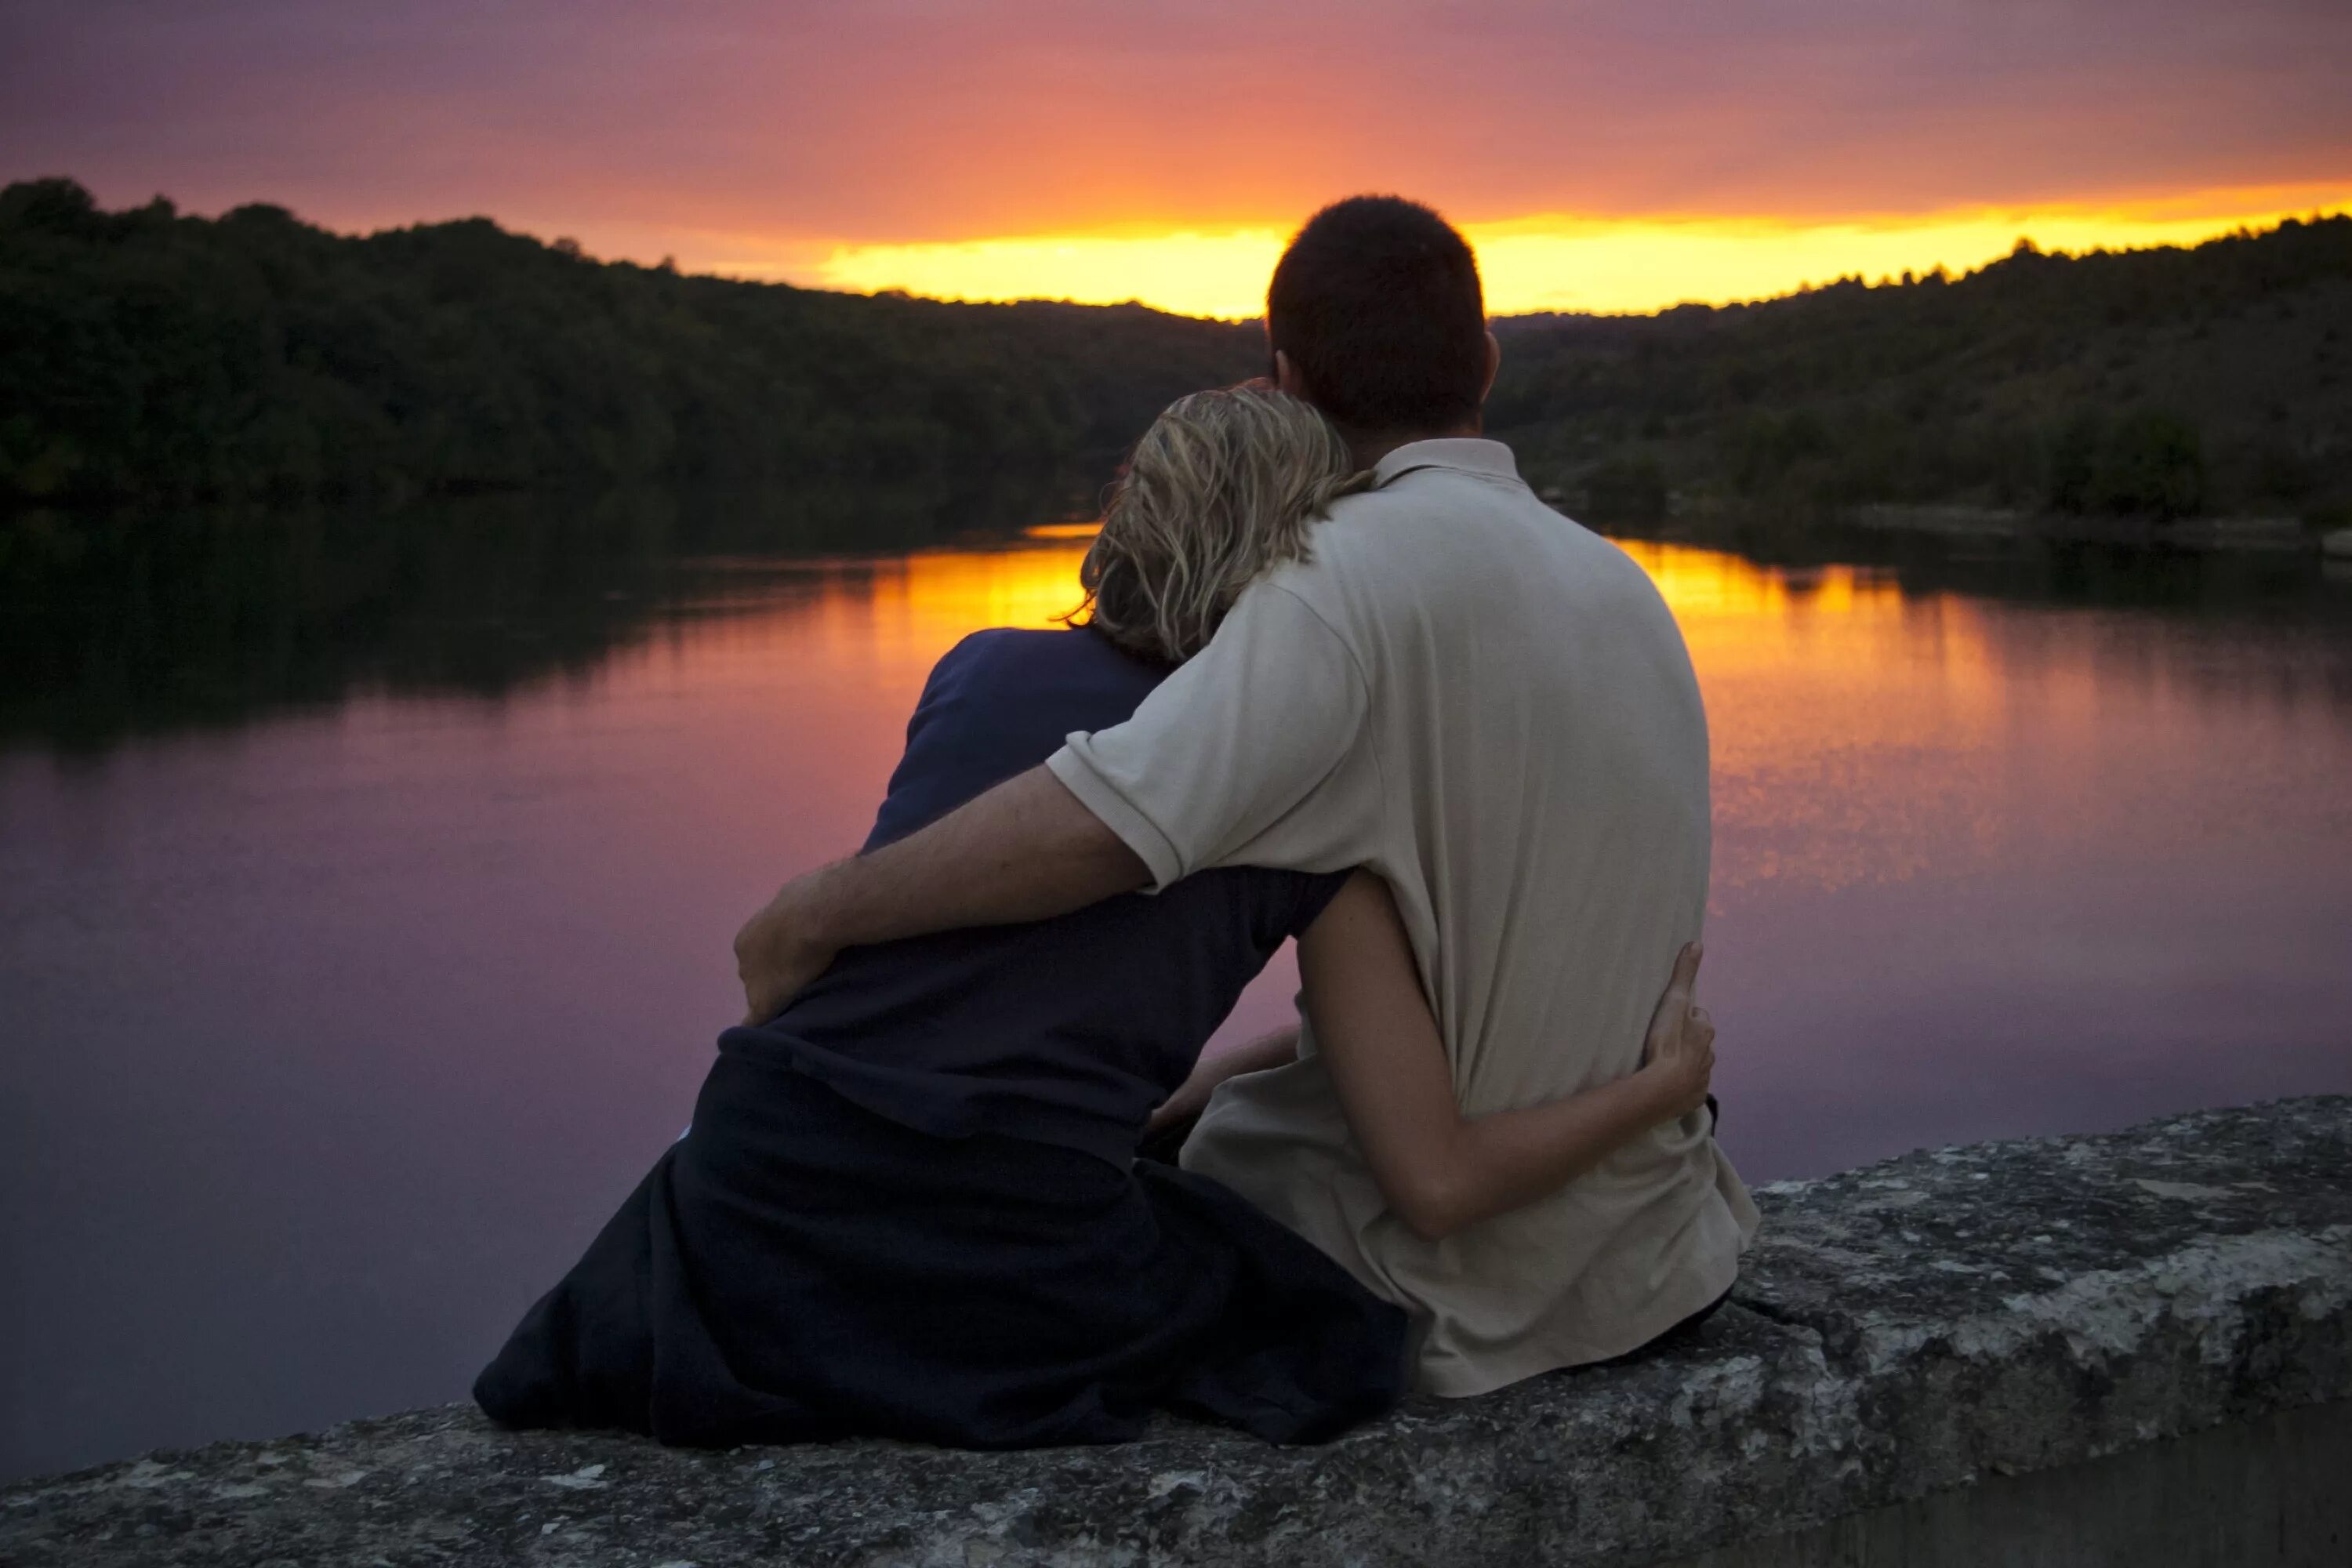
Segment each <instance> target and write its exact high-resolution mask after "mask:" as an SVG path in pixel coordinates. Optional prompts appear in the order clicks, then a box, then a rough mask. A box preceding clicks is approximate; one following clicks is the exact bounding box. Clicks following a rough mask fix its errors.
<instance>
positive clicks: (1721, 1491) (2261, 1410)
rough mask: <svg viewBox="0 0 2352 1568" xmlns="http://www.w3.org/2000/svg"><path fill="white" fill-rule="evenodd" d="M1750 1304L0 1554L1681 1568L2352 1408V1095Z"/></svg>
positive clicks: (72, 1527)
mask: <svg viewBox="0 0 2352 1568" xmlns="http://www.w3.org/2000/svg"><path fill="white" fill-rule="evenodd" d="M1759 1200H1760V1201H1761V1203H1762V1204H1763V1205H1764V1206H1765V1210H1766V1216H1767V1226H1766V1231H1765V1234H1764V1237H1763V1239H1762V1240H1761V1241H1760V1242H1759V1246H1758V1247H1757V1250H1756V1251H1755V1253H1754V1254H1753V1255H1752V1258H1751V1262H1750V1265H1749V1268H1748V1274H1747V1277H1746V1279H1745V1281H1744V1282H1743V1284H1742V1285H1741V1286H1740V1288H1739V1289H1738V1293H1737V1295H1736V1296H1735V1299H1734V1305H1733V1306H1732V1307H1730V1308H1728V1309H1727V1310H1724V1311H1723V1312H1721V1313H1719V1314H1718V1315H1717V1317H1716V1319H1715V1320H1714V1321H1712V1322H1711V1323H1710V1324H1709V1325H1708V1327H1707V1329H1706V1331H1705V1332H1704V1333H1703V1334H1701V1335H1699V1336H1697V1337H1696V1338H1695V1340H1694V1341H1693V1342H1691V1343H1690V1344H1688V1345H1687V1346H1685V1347H1684V1348H1682V1349H1680V1350H1678V1351H1676V1352H1673V1353H1671V1354H1667V1355H1664V1356H1661V1357H1658V1358H1657V1359H1654V1360H1652V1361H1648V1362H1646V1363H1636V1364H1634V1365H1631V1366H1624V1367H1616V1368H1610V1369H1605V1370H1600V1371H1592V1372H1586V1373H1572V1374H1565V1375H1555V1376H1550V1377H1543V1378H1538V1379H1535V1380H1533V1381H1532V1382H1529V1383H1527V1384H1521V1385H1519V1386H1518V1387H1516V1388H1513V1389H1509V1390H1506V1391H1505V1392H1503V1393H1500V1394H1491V1395H1488V1396H1486V1397H1484V1398H1480V1399H1475V1400H1466V1401H1459V1402H1444V1401H1417V1402H1415V1403H1413V1404H1412V1405H1410V1406H1409V1407H1408V1408H1406V1409H1404V1410H1402V1411H1401V1412H1399V1413H1397V1414H1396V1415H1392V1416H1391V1417H1390V1418H1388V1419H1386V1420H1384V1421H1381V1422H1379V1423H1377V1424H1375V1425H1373V1426H1370V1427H1367V1428H1365V1429H1363V1430H1361V1431H1359V1432H1357V1433H1354V1434H1352V1435H1350V1436H1349V1437H1347V1438H1345V1439H1344V1440H1342V1441H1340V1442H1338V1443H1335V1444H1332V1445H1330V1446H1329V1447H1322V1448H1314V1449H1278V1448H1270V1447H1264V1446H1262V1445H1260V1444H1257V1443H1255V1442H1253V1441H1250V1440H1248V1439H1246V1438H1243V1437H1238V1436H1233V1435H1231V1434H1228V1433H1224V1432H1221V1431H1217V1430H1213V1429H1209V1428H1205V1427H1201V1426H1190V1425H1186V1424H1182V1423H1178V1422H1172V1421H1171V1422H1169V1423H1167V1424H1165V1425H1163V1426H1160V1427H1159V1428H1157V1429H1155V1431H1154V1432H1153V1433H1152V1435H1151V1436H1150V1437H1149V1438H1147V1439H1146V1440H1145V1441H1143V1442H1140V1443H1137V1444H1134V1445H1132V1446H1129V1447H1123V1448H1109V1449H1058V1450H1050V1451H1045V1452H1037V1453H1026V1454H960V1453H949V1452H942V1451H939V1450H934V1449H927V1448H919V1447H907V1446H902V1445H897V1444H886V1443H853V1444H842V1445H835V1446H828V1447H801V1448H767V1449H759V1448H743V1449H737V1450H733V1451H730V1452H726V1453H685V1452H676V1451H671V1450H666V1449H663V1448H659V1447H655V1446H653V1445H651V1444H648V1443H644V1442H639V1441H635V1440H631V1439H625V1438H620V1437H612V1436H582V1435H571V1434H532V1435H527V1436H511V1435H508V1434H503V1433H499V1432H497V1431H494V1430H492V1429H490V1428H489V1427H488V1426H486V1425H485V1424H484V1422H483V1421H482V1420H481V1419H480V1417H479V1416H478V1415H476V1414H474V1412H473V1411H472V1410H471V1408H470V1407H467V1406H463V1405H457V1406H450V1407H447V1408H444V1409H438V1410H425V1411H419V1412H415V1413H413V1414H410V1415H395V1416H391V1417H388V1418H385V1419H383V1420H372V1421H361V1422H355V1423H353V1424H352V1425H350V1426H340V1427H336V1428H334V1429H333V1430H331V1431H328V1432H323V1433H320V1434H317V1435H315V1436H300V1437H290V1438H286V1439H283V1440H281V1441H277V1442H266V1443H221V1444H216V1445H214V1446H213V1447H206V1448H200V1449H194V1450H191V1451H186V1452H175V1453H159V1454H154V1455H151V1456H149V1457H148V1458H142V1459H139V1460H136V1461H134V1462H130V1463H125V1464H119V1465H111V1466H108V1467H105V1468H100V1469H95V1470H88V1471H84V1472H82V1473H80V1474H78V1475H71V1476H62V1477H57V1478H52V1479H43V1480H36V1481H30V1482H26V1483H20V1484H17V1485H15V1486H11V1487H8V1488H6V1489H0V1562H6V1563H16V1564H23V1565H26V1568H34V1565H47V1564H67V1563H71V1564H76V1565H78V1568H104V1565H109V1564H117V1563H125V1564H127V1563H189V1564H196V1563H203V1564H212V1563H219V1564H231V1563H234V1564H237V1565H239V1568H245V1565H247V1564H257V1563H299V1564H306V1565H307V1564H313V1563H384V1564H395V1565H406V1564H422V1563H467V1562H520V1563H544V1564H550V1565H560V1564H579V1565H583V1568H586V1565H603V1564H617V1563H631V1564H640V1563H641V1564H646V1565H648V1568H651V1565H655V1564H667V1565H682V1564H689V1563H690V1564H698V1565H701V1568H716V1565H719V1564H731V1563H825V1564H850V1563H856V1564H865V1565H874V1568H880V1565H884V1564H891V1565H898V1564H904V1565H908V1568H914V1565H924V1568H929V1565H933V1564H939V1565H946V1564H955V1565H957V1568H968V1565H977V1564H996V1565H1002V1568H1013V1565H1020V1564H1071V1565H1075V1564H1090V1563H1117V1564H1143V1563H1218V1564H1238V1563H1265V1564H1285V1565H1290V1564H1303V1565H1313V1564H1332V1565H1338V1564H1350V1565H1371V1564H1407V1563H1410V1564H1445V1563H1538V1562H1540V1563H1611V1564H1627V1565H1631V1564H1636V1563H1656V1562H1661V1561H1664V1560H1671V1559H1675V1558H1679V1557H1684V1556H1687V1555H1689V1554H1691V1553H1694V1552H1702V1551H1704V1550H1706V1549H1708V1548H1711V1547H1715V1546H1718V1545H1722V1544H1725V1543H1728V1542H1743V1541H1747V1542H1752V1541H1756V1540H1758V1539H1759V1538H1764V1537H1769V1536H1773V1535H1776V1534H1780V1533H1782V1532H1788V1531H1799V1530H1803V1529H1806V1528H1808V1527H1811V1526H1815V1525H1819V1524H1822V1523H1824V1522H1825V1521H1836V1520H1846V1519H1850V1518H1852V1517H1853V1516H1856V1515H1861V1514H1864V1513H1867V1512H1869V1511H1870V1510H1882V1509H1885V1508H1886V1507H1887V1506H1888V1505H1891V1504H1898V1503H1904V1502H1906V1500H1914V1499H1921V1498H1927V1497H1929V1496H1930V1495H1931V1494H1944V1493H1949V1492H1951V1491H1952V1489H1958V1488H1966V1487H1969V1486H1971V1485H1973V1484H1976V1483H1979V1482H1983V1481H1987V1480H1989V1479H1991V1478H1995V1477H2000V1476H2007V1475H2018V1474H2022V1473H2024V1472H2030V1471H2047V1470H2052V1469H2054V1468H2058V1467H2067V1466H2074V1465H2079V1464H2081V1463H2082V1462H2083V1461H2086V1460H2091V1459H2095V1458H2099V1457H2101V1456H2106V1455H2113V1454H2122V1453H2126V1452H2128V1451H2133V1450H2138V1449H2143V1448H2147V1447H2151V1446H2155V1445H2159V1444H2162V1443H2163V1442H2164V1441H2165V1440H2166V1439H2169V1438H2174V1437H2179V1436H2187V1435H2189V1434H2192V1433H2197V1432H2200V1431H2208V1430H2210V1429H2214V1428H2221V1427H2226V1426H2231V1425H2232V1424H2236V1425H2245V1424H2250V1423H2257V1422H2261V1421H2263V1420H2265V1419H2267V1418H2270V1417H2273V1416H2274V1415H2278V1414H2279V1413H2281V1412H2288V1411H2293V1410H2295V1409H2298V1408H2300V1407H2305V1406H2311V1405H2323V1404H2326V1403H2328V1402H2336V1401H2344V1400H2347V1399H2352V1098H2347V1097H2341V1096H2338V1097H2330V1098H2325V1099H2314V1100H2290V1101H2282V1102H2278V1103H2275V1104H2271V1105H2265V1106H2258V1107H2253V1108H2251V1109H2245V1110H2219V1111H2210V1112H2204V1113H2200V1114H2198V1115H2192V1116H2182V1117H2177V1118H2174V1119H2172V1120H2169V1121H2158V1122H2152V1123H2150V1124H2148V1125H2146V1126H2143V1127H2139V1128H2136V1129H2134V1130H2132V1131H2127V1132H2123V1133H2118V1134H2116V1135H2113V1136H2109V1137H2095V1138H2054V1139H2039V1140H2032V1141H2027V1142H2007V1143H1990V1144H1984V1145H1979V1146H1976V1147H1970V1148H1958V1149H1945V1150H1938V1151H1935V1152H1923V1153H1918V1154H1913V1155H1908V1156H1906V1157H1905V1158H1903V1159H1899V1160H1892V1161H1889V1162H1887V1163H1884V1164H1880V1165H1874V1166H1871V1167H1869V1168H1867V1169H1864V1170H1860V1171H1853V1172H1849V1173H1845V1174H1843V1175H1839V1176H1833V1177H1830V1178H1828V1179H1826V1180H1822V1181H1818V1182H1805V1183H1790V1184H1781V1185H1780V1186H1777V1187H1772V1188H1768V1189H1766V1190H1765V1191H1763V1192H1762V1193H1761V1194H1759Z"/></svg>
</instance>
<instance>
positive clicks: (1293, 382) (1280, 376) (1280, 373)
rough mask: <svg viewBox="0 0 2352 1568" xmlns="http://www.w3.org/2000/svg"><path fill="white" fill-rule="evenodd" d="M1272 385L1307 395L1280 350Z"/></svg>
mask: <svg viewBox="0 0 2352 1568" xmlns="http://www.w3.org/2000/svg"><path fill="white" fill-rule="evenodd" d="M1491 378H1492V376H1491V373H1489V379H1491ZM1274 384H1275V385H1276V386H1278V387H1280V388H1281V389H1282V390H1283V391H1285V392H1286V393H1288V394H1290V395H1291V396H1293V397H1304V396H1306V395H1307V377H1306V376H1304V375H1303V374H1300V373H1299V369H1298V365H1297V362H1295V361H1293V360H1292V359H1291V357H1290V356H1289V355H1288V354H1287V353H1284V352H1283V351H1282V350H1280V349H1276V350H1275V351H1274Z"/></svg>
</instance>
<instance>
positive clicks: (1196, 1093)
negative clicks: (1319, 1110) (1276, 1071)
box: [1143, 1024, 1298, 1138]
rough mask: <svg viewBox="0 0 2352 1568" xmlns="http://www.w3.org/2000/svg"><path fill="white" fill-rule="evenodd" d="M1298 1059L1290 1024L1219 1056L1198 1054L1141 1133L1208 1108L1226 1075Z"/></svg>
mask: <svg viewBox="0 0 2352 1568" xmlns="http://www.w3.org/2000/svg"><path fill="white" fill-rule="evenodd" d="M1297 1059H1298V1026H1297V1025H1296V1024H1292V1025H1289V1026H1286V1027H1284V1028H1280V1029H1276V1030H1275V1031H1274V1032H1273V1033H1272V1034H1270V1035H1261V1036H1259V1037H1257V1038H1256V1039H1255V1040H1252V1041H1251V1042H1250V1043H1249V1044H1248V1045H1245V1046H1244V1047H1241V1048H1240V1049H1238V1050H1232V1051H1227V1052H1226V1053H1224V1054H1223V1056H1216V1057H1202V1058H1201V1059H1200V1060H1199V1061H1197V1062H1195V1063H1193V1064H1192V1076H1190V1077H1189V1078H1187V1079H1185V1080H1184V1081H1183V1082H1182V1083H1181V1084H1180V1085H1179V1086H1178V1087H1177V1089H1176V1092H1175V1093H1173V1094H1171V1095H1170V1096H1169V1097H1168V1098H1167V1099H1166V1100H1162V1101H1160V1107H1159V1109H1158V1110H1154V1111H1153V1112H1152V1113H1151V1120H1150V1121H1147V1122H1145V1123H1144V1124H1143V1133H1144V1136H1145V1137H1147V1138H1148V1137H1150V1135H1151V1134H1153V1133H1155V1132H1157V1131H1160V1129H1162V1128H1165V1127H1173V1126H1175V1125H1176V1124H1177V1123H1178V1122H1180V1121H1184V1120H1185V1119H1187V1118H1188V1117H1193V1116H1198V1115H1200V1114H1201V1112H1202V1111H1203V1110H1207V1109H1208V1108H1209V1097H1210V1096H1211V1095H1213V1094H1214V1093H1216V1092H1217V1086H1218V1085H1219V1084H1221V1083H1223V1082H1224V1081H1225V1080H1226V1079H1229V1078H1239V1077H1240V1076H1241V1075H1242V1074H1244V1073H1245V1072H1264V1071H1265V1070H1266V1069H1267V1068H1278V1067H1280V1066H1282V1065H1283V1064H1284V1063H1285V1062H1294V1061H1297Z"/></svg>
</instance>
